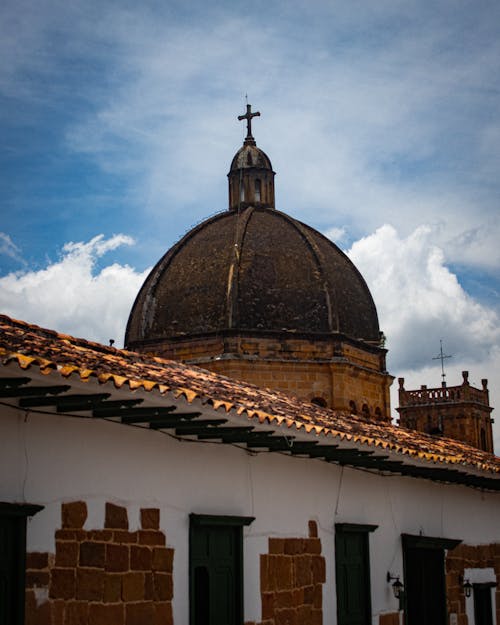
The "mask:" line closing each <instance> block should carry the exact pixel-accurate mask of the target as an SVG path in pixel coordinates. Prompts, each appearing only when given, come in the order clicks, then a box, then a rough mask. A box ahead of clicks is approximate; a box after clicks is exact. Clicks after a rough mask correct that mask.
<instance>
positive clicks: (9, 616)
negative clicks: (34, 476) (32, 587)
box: [0, 502, 42, 625]
mask: <svg viewBox="0 0 500 625" xmlns="http://www.w3.org/2000/svg"><path fill="white" fill-rule="evenodd" d="M41 509H42V506H34V505H23V504H10V503H4V502H0V625H22V624H23V623H24V582H25V568H26V517H28V516H33V515H34V514H36V513H37V512H39V511H40V510H41Z"/></svg>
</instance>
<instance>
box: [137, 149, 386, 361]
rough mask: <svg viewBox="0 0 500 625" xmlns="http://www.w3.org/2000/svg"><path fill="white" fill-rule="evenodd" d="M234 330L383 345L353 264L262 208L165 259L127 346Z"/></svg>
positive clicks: (228, 217) (187, 239)
mask: <svg viewBox="0 0 500 625" xmlns="http://www.w3.org/2000/svg"><path fill="white" fill-rule="evenodd" d="M248 147H251V146H244V148H243V149H242V150H243V152H242V150H240V151H239V152H238V153H237V155H236V157H235V159H238V158H239V156H238V155H241V154H245V153H250V152H249V151H248ZM263 154H264V153H263V152H261V151H259V158H260V157H261V155H263ZM264 156H265V155H264ZM235 159H233V163H234V162H235ZM266 159H267V157H266ZM267 161H269V159H267ZM254 167H255V165H254ZM269 167H270V162H269ZM227 330H237V331H240V332H243V333H245V332H251V333H252V334H254V333H261V332H262V333H266V334H268V333H269V332H272V333H307V334H308V335H316V336H320V335H323V336H325V335H331V334H332V333H338V334H341V335H345V336H347V337H350V338H352V339H354V340H361V341H365V342H370V343H372V344H376V345H379V340H380V334H379V325H378V318H377V311H376V308H375V304H374V302H373V299H372V297H371V294H370V291H369V290H368V287H367V285H366V283H365V281H364V279H363V277H362V276H361V274H360V273H359V271H358V270H357V269H356V267H355V266H354V264H353V263H352V262H351V261H350V260H349V258H348V257H347V256H346V255H345V254H344V253H343V252H342V251H341V250H340V249H339V248H338V247H337V246H336V245H334V244H333V243H332V242H331V241H330V240H329V239H327V238H326V237H324V236H323V235H322V234H320V233H319V232H317V231H316V230H314V229H313V228H311V227H309V226H307V225H305V224H303V223H301V222H300V221H297V220H296V219H293V218H292V217H290V216H288V215H286V214H285V213H282V212H280V211H277V210H275V209H273V208H266V207H262V206H259V207H255V206H248V207H246V208H243V209H241V210H229V211H226V212H224V213H220V214H218V215H216V216H215V217H212V218H210V219H208V220H206V221H205V222H203V223H202V224H200V225H198V226H197V227H195V228H193V229H192V230H191V231H190V232H189V233H188V234H186V235H185V236H184V237H183V238H182V239H181V240H180V241H179V242H178V243H177V244H176V245H174V246H173V247H172V248H171V249H170V250H169V251H168V252H167V253H166V254H165V255H164V256H163V258H162V259H161V260H160V261H159V262H158V263H157V265H156V266H155V267H154V269H153V270H152V271H151V273H150V274H149V276H148V278H147V279H146V281H145V283H144V285H143V286H142V288H141V290H140V292H139V294H138V296H137V299H136V301H135V303H134V306H133V308H132V312H131V314H130V318H129V321H128V325H127V331H126V337H125V344H126V346H127V347H128V348H130V349H134V348H136V347H138V346H139V345H141V346H145V344H148V343H149V342H151V343H153V342H155V341H157V340H162V339H168V338H176V337H179V338H181V337H184V338H187V337H190V336H192V337H195V336H201V335H205V336H206V335H210V334H214V333H215V334H219V333H223V332H225V331H227ZM288 336H289V335H288Z"/></svg>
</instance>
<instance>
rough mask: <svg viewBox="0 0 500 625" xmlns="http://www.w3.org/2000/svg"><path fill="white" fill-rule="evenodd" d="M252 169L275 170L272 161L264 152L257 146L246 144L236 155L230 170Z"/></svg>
mask: <svg viewBox="0 0 500 625" xmlns="http://www.w3.org/2000/svg"><path fill="white" fill-rule="evenodd" d="M252 167H256V168H257V169H268V170H270V171H272V170H273V167H272V165H271V161H270V159H269V157H268V156H267V154H266V153H265V152H264V151H263V150H261V149H260V148H258V147H257V146H256V145H252V144H250V143H245V145H243V147H241V148H240V149H239V150H238V151H237V152H236V154H235V155H234V158H233V160H232V162H231V169H230V170H231V171H234V170H236V169H238V170H239V169H250V168H252Z"/></svg>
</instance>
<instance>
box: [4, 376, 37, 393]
mask: <svg viewBox="0 0 500 625" xmlns="http://www.w3.org/2000/svg"><path fill="white" fill-rule="evenodd" d="M29 382H31V378H3V377H1V378H0V389H1V390H4V389H7V388H17V387H18V386H23V384H28V383H29Z"/></svg>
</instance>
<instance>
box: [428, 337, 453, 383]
mask: <svg viewBox="0 0 500 625" xmlns="http://www.w3.org/2000/svg"><path fill="white" fill-rule="evenodd" d="M439 345H440V348H439V354H438V355H437V356H435V357H434V358H433V359H432V360H440V361H441V377H442V378H443V380H442V384H443V386H444V384H445V378H446V373H445V372H444V361H445V360H446V358H453V356H447V355H446V354H445V353H444V352H443V339H439Z"/></svg>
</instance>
